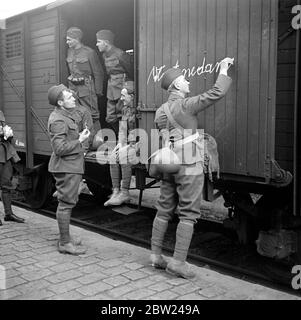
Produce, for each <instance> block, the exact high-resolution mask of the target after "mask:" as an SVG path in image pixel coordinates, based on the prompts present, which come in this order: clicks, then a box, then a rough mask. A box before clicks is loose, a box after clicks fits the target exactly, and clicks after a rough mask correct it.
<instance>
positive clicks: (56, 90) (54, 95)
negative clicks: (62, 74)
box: [48, 84, 68, 106]
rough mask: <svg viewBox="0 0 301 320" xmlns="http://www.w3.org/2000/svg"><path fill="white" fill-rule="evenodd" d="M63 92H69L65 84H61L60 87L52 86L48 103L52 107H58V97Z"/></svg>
mask: <svg viewBox="0 0 301 320" xmlns="http://www.w3.org/2000/svg"><path fill="white" fill-rule="evenodd" d="M63 90H68V88H67V87H66V86H65V85H63V84H59V85H58V86H52V87H51V88H49V90H48V101H49V103H50V104H51V105H53V106H56V103H57V100H58V97H59V95H60V94H61V92H62V91H63Z"/></svg>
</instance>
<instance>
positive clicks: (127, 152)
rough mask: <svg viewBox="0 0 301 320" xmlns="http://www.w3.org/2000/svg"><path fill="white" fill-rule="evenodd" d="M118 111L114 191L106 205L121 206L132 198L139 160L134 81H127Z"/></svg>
mask: <svg viewBox="0 0 301 320" xmlns="http://www.w3.org/2000/svg"><path fill="white" fill-rule="evenodd" d="M116 108H118V109H119V110H118V112H121V114H122V117H121V119H120V121H119V133H118V144H117V146H116V148H115V149H114V150H113V152H112V155H111V159H110V160H111V161H110V162H111V163H110V173H111V179H112V185H113V193H112V196H111V197H110V199H109V200H108V201H107V202H105V203H104V206H119V205H121V204H123V203H124V202H127V201H128V200H130V194H129V188H130V183H131V177H132V164H136V163H137V162H138V158H137V157H136V154H137V150H136V136H135V132H134V130H135V128H136V108H135V101H134V82H133V81H127V82H125V83H124V85H123V88H122V90H121V97H120V101H119V103H118V105H117V106H116Z"/></svg>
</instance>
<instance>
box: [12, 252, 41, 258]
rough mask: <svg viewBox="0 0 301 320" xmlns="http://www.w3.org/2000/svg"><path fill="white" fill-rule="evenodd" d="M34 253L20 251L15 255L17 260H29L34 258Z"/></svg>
mask: <svg viewBox="0 0 301 320" xmlns="http://www.w3.org/2000/svg"><path fill="white" fill-rule="evenodd" d="M35 255H36V253H35V252H32V251H24V250H23V251H22V252H19V253H17V254H16V256H18V257H19V258H21V259H23V258H31V257H32V256H35Z"/></svg>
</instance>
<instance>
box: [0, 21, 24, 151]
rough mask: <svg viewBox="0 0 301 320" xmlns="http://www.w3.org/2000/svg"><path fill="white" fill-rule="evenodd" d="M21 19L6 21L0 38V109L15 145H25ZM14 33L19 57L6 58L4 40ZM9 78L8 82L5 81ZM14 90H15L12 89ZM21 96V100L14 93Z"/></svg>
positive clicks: (21, 148)
mask: <svg viewBox="0 0 301 320" xmlns="http://www.w3.org/2000/svg"><path fill="white" fill-rule="evenodd" d="M22 28H23V25H22V18H21V17H20V18H16V19H12V20H8V22H7V26H6V29H5V30H2V32H1V33H2V36H1V38H0V50H1V55H0V56H1V60H0V63H1V66H2V67H3V68H4V70H5V73H6V75H3V74H2V81H1V92H2V94H1V99H2V109H3V112H4V115H5V118H6V122H7V123H8V124H9V125H10V126H11V127H12V129H13V131H14V137H15V140H16V141H17V143H19V142H20V143H21V144H24V145H25V143H26V132H25V130H26V129H25V120H24V119H25V105H24V102H23V101H24V55H23V48H24V44H23V31H22ZM15 32H21V47H22V50H21V55H19V56H15V57H7V54H6V45H7V43H6V40H7V36H9V35H10V34H13V33H15ZM7 77H8V78H9V81H8V79H7ZM14 88H15V89H14ZM16 90H17V91H18V92H19V93H20V94H21V98H20V97H19V96H18V94H17V93H16ZM17 150H23V151H24V148H23V147H20V148H19V147H17Z"/></svg>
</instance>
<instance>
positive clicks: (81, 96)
mask: <svg viewBox="0 0 301 320" xmlns="http://www.w3.org/2000/svg"><path fill="white" fill-rule="evenodd" d="M82 36H83V33H82V31H81V30H80V29H79V28H76V27H72V28H69V29H68V30H67V37H66V42H67V44H68V46H69V49H68V54H67V59H66V60H67V65H68V70H69V74H70V75H69V77H68V86H69V88H70V89H72V90H73V91H74V92H75V93H76V94H77V98H78V101H79V103H80V104H81V105H82V106H84V107H85V108H87V110H89V112H90V113H91V116H92V119H93V127H94V133H96V132H97V131H98V130H99V129H100V122H99V109H98V101H97V96H101V95H102V94H103V78H104V71H103V68H102V66H101V63H100V61H99V58H98V56H97V54H96V52H95V51H94V50H93V49H91V48H89V47H87V46H85V45H83V44H82V42H81V39H82ZM92 138H93V132H92V137H91V141H92Z"/></svg>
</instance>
